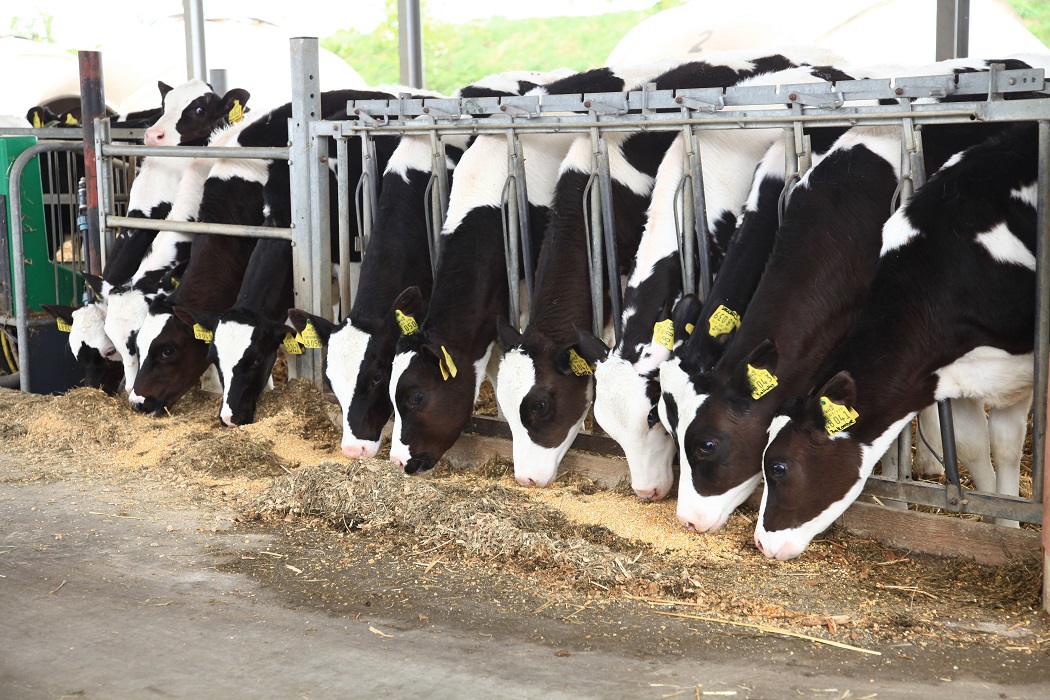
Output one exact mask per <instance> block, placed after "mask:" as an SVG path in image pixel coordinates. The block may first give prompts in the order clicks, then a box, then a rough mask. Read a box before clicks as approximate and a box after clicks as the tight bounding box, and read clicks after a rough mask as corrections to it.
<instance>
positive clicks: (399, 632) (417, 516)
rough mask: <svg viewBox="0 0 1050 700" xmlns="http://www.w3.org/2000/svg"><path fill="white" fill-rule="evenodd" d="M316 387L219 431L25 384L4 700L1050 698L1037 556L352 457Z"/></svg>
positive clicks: (6, 443) (9, 513) (8, 397)
mask: <svg viewBox="0 0 1050 700" xmlns="http://www.w3.org/2000/svg"><path fill="white" fill-rule="evenodd" d="M315 398H316V397H312V396H310V395H309V392H305V391H303V390H301V389H289V390H285V391H283V392H275V396H274V397H272V398H271V399H269V404H268V405H266V406H264V407H263V408H262V409H261V414H262V415H261V420H260V421H259V423H258V424H256V426H252V427H250V428H246V429H241V430H225V431H220V430H218V429H217V428H212V427H210V426H211V424H212V423H214V421H215V419H214V414H215V408H214V406H213V405H212V401H211V399H208V398H207V397H200V396H195V397H191V400H190V401H188V402H186V403H185V405H183V404H180V406H179V407H177V410H176V411H175V415H174V416H172V417H171V418H166V419H159V420H156V419H149V418H146V417H142V416H137V415H135V414H132V413H131V412H130V411H127V410H126V409H124V407H123V406H121V405H120V404H119V402H116V401H112V400H109V399H106V398H105V397H101V396H99V395H96V394H95V392H87V391H86V390H79V391H77V392H73V393H72V394H70V395H67V396H66V397H60V398H42V397H28V396H23V395H20V394H17V393H15V392H8V391H0V576H2V578H0V609H2V610H3V611H4V614H3V622H2V624H0V648H3V649H4V653H3V654H0V697H14V698H21V697H27V698H37V697H39V698H49V697H61V696H74V695H75V696H81V697H141V696H146V695H154V694H156V695H168V696H175V697H183V696H196V697H210V696H224V697H260V696H274V697H289V696H299V697H319V696H332V695H345V696H353V697H391V696H404V697H411V696H416V695H421V694H423V693H426V694H427V695H428V696H432V697H439V698H440V697H463V696H465V695H471V696H479V697H494V696H500V697H541V696H544V697H603V698H605V697H651V698H668V697H706V696H722V697H737V698H774V697H788V696H792V697H795V696H798V697H821V698H843V697H854V698H874V697H877V698H895V697H918V696H920V695H921V696H925V697H934V698H939V697H944V698H948V697H960V696H963V697H966V696H971V697H1004V698H1013V697H1018V698H1042V697H1046V696H1047V695H1048V693H1050V626H1048V624H1047V619H1046V617H1045V616H1044V615H1042V614H1041V613H1039V612H1037V607H1038V599H1037V597H1035V596H1037V590H1038V585H1039V581H1038V566H1037V565H1036V564H1035V563H1031V562H1023V561H1022V562H1016V563H1014V564H1011V565H1009V566H1006V567H998V568H991V567H979V566H976V565H973V564H968V563H965V562H957V561H947V560H939V559H934V558H926V557H919V556H917V555H910V554H908V553H906V552H901V551H894V550H889V549H886V548H883V547H881V546H879V545H877V544H876V543H872V542H868V541H865V540H858V539H856V538H852V537H849V536H847V535H842V534H837V533H832V534H829V535H828V536H826V539H825V540H823V541H822V542H820V543H818V544H817V545H816V546H814V547H813V548H812V549H811V550H810V552H808V553H807V554H806V555H805V556H803V557H801V558H800V559H799V560H797V561H796V562H789V563H787V564H777V563H771V562H767V561H765V560H764V559H763V558H762V557H761V556H760V555H758V553H757V552H755V551H754V547H753V545H751V546H750V547H748V546H747V539H748V536H749V535H748V525H749V524H748V523H747V521H746V517H747V515H746V514H744V515H739V516H734V518H733V520H731V521H730V523H729V525H728V526H727V531H726V532H725V533H721V534H720V535H718V536H716V537H712V538H698V537H689V538H685V539H684V540H683V539H681V538H682V537H683V535H684V534H685V533H682V532H681V531H680V530H677V529H676V527H675V526H674V525H673V523H669V522H667V520H668V518H669V517H671V518H673V503H672V504H648V505H646V504H640V503H638V502H637V501H635V500H632V499H631V498H630V497H629V496H627V495H626V494H623V493H620V492H616V491H598V490H596V489H594V488H593V487H592V486H591V485H588V484H587V483H585V482H584V481H583V480H580V479H572V478H570V479H566V480H564V483H560V484H559V485H558V486H557V487H556V488H555V489H554V490H552V491H545V492H542V493H538V492H531V491H527V490H524V489H518V488H517V487H516V486H514V485H513V481H512V480H511V479H509V477H507V476H506V475H505V473H504V472H505V468H503V467H501V465H490V466H489V467H487V468H486V469H483V470H481V471H480V472H479V473H472V474H463V473H457V472H453V471H452V470H449V469H443V470H442V469H439V470H438V472H437V473H435V474H434V475H432V476H429V477H425V478H405V477H403V476H402V475H400V474H397V473H396V472H395V471H393V470H391V469H390V468H389V467H390V465H389V464H387V463H383V462H367V463H363V464H360V465H353V466H347V465H346V464H345V460H340V459H338V457H337V456H335V455H334V454H333V453H332V451H331V450H330V449H329V448H328V447H327V445H328V444H329V441H330V440H331V438H332V434H331V431H330V430H329V426H328V425H327V424H326V423H325V422H324V421H319V420H317V418H318V414H319V412H321V411H322V410H323V409H321V408H320V406H321V404H319V403H317V402H316V401H315V400H314V399H315ZM304 406H305V407H306V409H304V408H303V407H304ZM335 437H336V438H337V437H338V432H337V431H336V432H335ZM274 476H277V478H276V479H273V478H271V477H274ZM577 511H580V512H577ZM596 512H597V513H601V514H602V515H601V516H600V517H599V518H598V520H600V521H602V522H603V523H604V524H602V525H595V524H594V523H593V522H589V521H588V519H589V518H590V519H592V520H593V519H594V516H593V513H596ZM581 513H582V514H581ZM586 513H590V514H592V515H590V516H588V515H586ZM625 514H626V516H627V517H624V516H625ZM669 514H670V515H669ZM639 523H641V525H639ZM653 601H656V602H653ZM671 602H673V603H674V605H671ZM660 613H671V614H672V615H685V616H688V615H692V616H699V617H707V618H713V619H715V620H719V621H720V622H712V621H708V620H698V619H692V618H689V617H675V616H667V615H661V614H660ZM745 625H759V626H763V627H772V628H776V629H778V630H783V631H787V632H788V633H791V634H796V635H808V636H810V637H813V638H817V639H820V640H823V641H825V642H830V643H837V644H840V645H844V646H843V647H836V646H829V645H826V644H823V643H818V642H816V641H811V640H809V639H800V638H797V637H796V638H791V637H786V636H782V635H780V634H776V633H771V632H766V631H763V630H760V629H757V628H756V627H749V626H745ZM873 651H874V652H879V655H874V654H870V653H866V652H873Z"/></svg>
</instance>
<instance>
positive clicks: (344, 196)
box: [334, 136, 354, 321]
mask: <svg viewBox="0 0 1050 700" xmlns="http://www.w3.org/2000/svg"><path fill="white" fill-rule="evenodd" d="M335 149H336V166H337V167H336V174H337V177H338V180H337V188H338V196H337V197H336V200H337V201H338V202H339V314H340V315H341V316H342V317H343V318H346V317H347V316H348V315H349V314H350V305H351V301H352V300H351V298H350V294H351V291H352V290H351V289H350V253H351V249H352V247H353V245H354V241H352V240H350V210H351V209H352V208H353V206H354V201H353V199H351V197H350V173H348V172H347V170H348V168H349V158H348V155H347V148H346V137H345V136H338V137H336V140H335ZM334 320H336V321H339V320H340V319H338V318H337V319H334Z"/></svg>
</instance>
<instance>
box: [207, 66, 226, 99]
mask: <svg viewBox="0 0 1050 700" xmlns="http://www.w3.org/2000/svg"><path fill="white" fill-rule="evenodd" d="M208 84H209V85H211V89H212V90H213V91H214V92H215V94H216V95H225V94H226V91H227V90H229V80H228V79H227V77H226V69H225V68H212V69H210V70H209V71H208Z"/></svg>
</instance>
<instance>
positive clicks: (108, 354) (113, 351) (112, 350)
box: [106, 348, 117, 359]
mask: <svg viewBox="0 0 1050 700" xmlns="http://www.w3.org/2000/svg"><path fill="white" fill-rule="evenodd" d="M116 354H117V349H116V348H110V349H109V350H106V359H109V358H111V357H113V356H114V355H116Z"/></svg>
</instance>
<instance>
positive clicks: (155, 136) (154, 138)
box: [143, 129, 164, 146]
mask: <svg viewBox="0 0 1050 700" xmlns="http://www.w3.org/2000/svg"><path fill="white" fill-rule="evenodd" d="M143 141H144V142H145V143H146V145H147V146H159V145H160V144H161V143H162V142H163V141H164V132H163V131H161V130H160V129H156V130H154V129H146V135H145V138H144V139H143Z"/></svg>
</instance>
